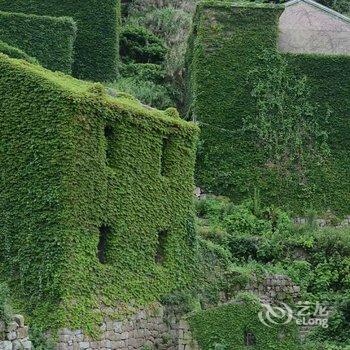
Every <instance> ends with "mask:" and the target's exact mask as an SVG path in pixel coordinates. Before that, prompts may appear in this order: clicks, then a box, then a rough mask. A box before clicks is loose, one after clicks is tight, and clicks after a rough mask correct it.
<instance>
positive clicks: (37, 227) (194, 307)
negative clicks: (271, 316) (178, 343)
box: [0, 0, 350, 350]
mask: <svg viewBox="0 0 350 350" xmlns="http://www.w3.org/2000/svg"><path fill="white" fill-rule="evenodd" d="M320 1H321V0H320ZM326 1H327V5H329V6H332V7H333V8H335V9H337V10H341V11H342V12H347V11H349V6H348V5H349V4H348V2H347V1H345V0H338V1H331V0H329V1H328V0H322V2H323V3H325V2H326ZM270 2H271V1H269V0H266V1H265V0H261V1H260V0H257V1H249V2H247V1H240V2H239V3H237V4H236V5H235V6H233V7H232V2H231V1H229V0H223V1H219V0H218V1H205V2H203V3H200V4H199V6H198V8H197V11H196V13H195V17H194V23H193V32H192V35H191V36H190V37H189V34H190V29H191V25H192V14H193V13H194V8H195V3H196V1H191V0H179V1H173V0H162V1H159V0H148V1H146V0H132V1H123V8H122V12H123V24H122V28H120V27H121V23H120V15H121V14H120V8H119V7H120V3H119V0H106V1H102V2H101V1H96V0H87V1H75V2H74V3H72V1H68V0H64V1H63V2H62V1H58V0H50V1H47V0H46V1H45V0H26V1H23V0H11V1H10V0H0V10H1V11H8V12H0V17H1V19H2V21H1V24H0V71H1V79H0V94H1V97H2V98H1V100H0V101H1V102H0V104H1V109H0V110H1V113H0V159H1V176H0V179H1V196H0V212H1V215H0V277H1V279H0V280H1V281H2V282H1V283H0V320H5V321H6V322H8V321H10V320H11V316H12V308H13V309H14V310H16V312H18V311H19V312H21V313H24V314H25V316H26V319H27V321H28V323H29V324H30V327H31V332H32V334H31V337H32V339H34V342H35V348H36V349H37V350H40V349H43V350H49V349H54V348H55V345H54V342H55V339H54V337H53V339H47V337H46V334H47V331H48V330H49V331H51V334H53V335H55V331H56V330H57V329H58V328H61V327H64V328H70V329H82V330H83V331H84V333H86V334H90V335H93V336H97V335H98V332H99V330H100V329H99V325H100V324H101V320H102V318H103V316H104V314H103V312H104V311H103V310H99V309H100V306H101V304H103V305H105V306H106V307H107V308H108V307H109V306H111V307H118V308H119V310H120V313H118V314H115V315H112V317H115V318H120V317H123V316H125V315H129V314H131V313H133V312H135V311H136V310H137V308H138V307H140V306H144V305H147V304H149V303H151V302H154V301H161V302H162V303H164V304H171V305H173V306H176V307H177V308H178V309H180V310H181V311H182V312H183V313H186V314H188V315H187V317H188V321H189V324H190V327H191V330H192V331H193V334H194V336H195V338H196V339H197V340H198V343H199V345H200V346H201V348H202V349H203V350H214V349H215V350H231V349H236V350H244V349H247V348H249V347H251V348H252V349H256V350H277V349H282V350H283V349H284V350H349V349H350V339H349V333H350V316H349V315H350V229H349V227H340V226H339V225H340V223H341V221H342V216H343V215H344V214H345V215H348V214H349V199H350V179H349V173H350V152H349V149H350V141H349V137H348V134H349V128H348V125H349V123H348V117H349V112H350V100H349V96H350V84H348V82H349V81H350V70H349V67H350V65H349V63H350V61H349V57H345V56H332V57H329V56H321V55H319V56H317V55H281V54H279V53H278V52H276V42H277V23H278V19H279V16H280V14H281V13H282V11H283V7H282V6H280V5H278V4H277V5H276V4H272V3H270ZM281 2H283V1H281ZM22 12H23V13H22ZM232 14H234V15H232ZM187 39H189V50H188V53H187V57H185V51H186V49H187ZM119 41H120V47H119ZM119 56H120V61H119V58H118V57H119ZM185 58H186V60H187V68H188V70H187V71H186V70H185ZM40 65H42V66H43V67H45V68H48V69H50V70H48V69H45V68H43V67H41V66H40ZM117 68H118V69H117ZM54 70H59V71H61V72H53V71H54ZM71 71H72V73H73V75H75V76H76V77H78V78H82V79H86V80H93V81H100V83H95V84H94V83H92V82H88V81H82V80H77V79H74V78H72V77H69V76H67V75H65V74H64V73H71ZM117 71H118V72H117ZM117 73H119V74H120V75H119V76H118V74H117ZM185 73H186V74H187V77H186V74H185ZM186 79H188V81H187V83H188V84H187V91H186V89H185V80H186ZM134 96H135V97H134ZM145 104H146V105H145ZM186 104H187V106H186ZM150 106H152V107H157V108H160V109H162V110H163V111H160V110H156V109H154V108H152V107H150ZM173 106H177V108H178V109H176V108H174V107H173ZM178 110H179V111H180V113H179V112H178ZM186 112H188V113H187V118H188V119H190V118H193V119H194V120H198V124H199V125H200V126H201V128H202V137H201V140H200V142H199V153H198V165H197V180H198V182H197V184H198V185H200V186H201V187H203V188H204V189H205V190H206V191H210V192H212V193H216V194H223V195H226V196H227V197H223V196H215V195H211V194H209V195H205V196H204V197H201V198H200V199H198V200H197V201H195V203H193V188H194V181H193V180H194V166H195V165H194V163H195V158H196V146H197V143H198V131H199V130H198V128H197V126H196V125H194V124H192V123H189V122H186V121H185V120H183V119H181V118H180V115H182V116H185V114H186ZM251 198H252V199H251ZM195 206H196V210H197V217H194V215H193V214H194V207H195ZM297 214H302V215H303V216H304V217H306V218H307V223H306V224H304V225H296V224H294V223H293V220H292V219H291V218H292V217H295V215H297ZM316 218H322V219H323V220H324V222H325V224H326V227H324V228H320V227H319V226H318V224H317V221H316ZM272 275H279V276H280V275H283V276H285V277H286V278H287V277H289V278H290V279H291V280H292V281H293V283H294V284H297V285H298V286H300V294H301V300H302V301H309V302H311V303H312V304H316V303H324V304H330V305H331V306H332V315H331V318H330V320H329V327H328V328H316V329H314V330H313V332H312V333H311V334H309V335H308V337H307V339H306V341H305V342H303V343H301V342H300V341H299V337H298V328H297V325H296V324H295V323H294V322H292V323H288V324H279V325H277V324H276V325H272V327H271V328H269V327H266V326H264V325H263V324H262V323H261V322H260V320H259V319H258V314H259V312H260V311H262V308H263V305H262V304H261V301H259V300H258V299H257V296H254V295H253V294H250V293H242V292H241V291H242V290H245V288H246V287H247V286H248V285H250V284H255V285H258V284H259V283H261V282H264V281H266V278H268V277H271V276H272ZM288 286H289V285H288ZM282 294H283V295H281V296H278V300H283V301H286V302H287V303H288V304H290V306H291V307H292V308H297V305H294V301H295V300H293V298H292V297H291V296H290V295H289V294H288V293H287V292H283V293H282ZM10 305H11V307H10ZM107 312H108V311H107ZM109 316H111V315H109ZM49 328H50V329H49ZM164 338H167V336H164ZM146 348H148V347H147V346H145V349H146Z"/></svg>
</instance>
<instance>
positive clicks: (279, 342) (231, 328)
mask: <svg viewBox="0 0 350 350" xmlns="http://www.w3.org/2000/svg"><path fill="white" fill-rule="evenodd" d="M262 310H263V309H262V306H261V304H260V302H259V301H258V300H257V299H254V298H253V297H252V296H250V295H242V296H241V297H238V299H237V300H236V301H235V302H232V303H230V304H226V305H223V306H219V307H215V308H212V309H208V310H204V311H201V312H198V313H196V314H195V315H194V316H192V317H190V319H189V323H190V326H191V330H192V332H193V335H194V338H195V339H196V340H197V342H198V344H199V346H200V348H201V349H203V350H213V349H235V350H245V349H247V348H249V347H248V346H247V345H246V343H245V337H246V334H247V333H248V332H249V333H252V334H253V335H254V338H255V344H254V345H253V346H252V348H253V349H256V350H280V349H281V350H298V349H300V347H299V344H298V340H297V339H298V337H297V327H296V325H295V324H294V323H293V322H292V323H290V324H287V325H271V327H268V326H265V325H264V324H263V323H261V321H260V320H259V317H258V315H259V312H260V311H262Z"/></svg>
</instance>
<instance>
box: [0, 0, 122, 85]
mask: <svg viewBox="0 0 350 350" xmlns="http://www.w3.org/2000/svg"><path fill="white" fill-rule="evenodd" d="M0 10H2V11H8V12H21V13H28V14H37V15H47V16H55V17H56V16H58V17H62V16H68V17H73V19H74V20H75V21H76V23H77V25H78V32H77V38H76V41H75V44H74V63H73V74H74V76H75V77H77V78H81V79H87V80H93V81H111V80H114V79H115V78H116V76H117V64H118V61H119V40H118V35H119V34H118V33H119V29H120V1H119V0H104V1H100V0H79V1H77V0H75V1H71V0H50V1H47V0H26V1H23V0H0ZM51 29H52V30H54V31H55V28H51ZM26 30H27V28H23V31H21V33H20V35H25V31H26ZM45 30H50V28H47V29H45ZM58 34H59V33H58ZM61 40H62V38H61ZM61 40H60V39H59V38H57V39H51V38H45V39H43V42H42V45H44V46H45V45H54V44H55V45H57V44H59V43H61ZM35 41H36V42H40V41H41V40H39V39H36V40H35ZM28 54H30V53H29V52H28ZM51 56H54V55H53V54H52V52H51Z"/></svg>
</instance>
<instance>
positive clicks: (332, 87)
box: [188, 2, 350, 214]
mask: <svg viewBox="0 0 350 350" xmlns="http://www.w3.org/2000/svg"><path fill="white" fill-rule="evenodd" d="M282 11H283V8H281V7H278V6H269V5H265V6H259V5H257V6H249V5H248V6H244V7H240V6H234V7H232V4H227V3H225V2H221V3H219V2H204V3H201V4H200V5H199V6H198V8H197V13H196V16H195V24H194V31H193V34H192V37H191V38H190V50H189V53H188V68H189V76H190V78H189V84H188V87H189V91H190V93H189V112H190V115H191V116H195V118H196V119H197V120H198V121H199V124H200V127H201V129H202V132H201V142H200V146H199V154H198V162H197V183H198V185H199V186H201V187H203V188H204V189H205V190H206V191H212V192H214V193H216V194H225V195H229V196H230V197H231V198H232V199H233V200H234V201H237V202H239V201H241V200H242V199H244V198H247V197H252V196H253V194H254V192H256V190H259V191H260V196H261V200H262V201H263V202H264V203H265V204H275V205H278V206H282V207H284V208H286V209H288V210H291V211H292V212H294V213H305V212H306V211H308V210H310V209H313V210H316V211H318V212H324V211H326V210H328V209H330V210H333V211H335V212H337V213H338V214H348V213H349V211H350V179H349V176H348V174H349V172H350V162H349V161H350V152H349V149H350V148H349V142H350V140H349V137H348V134H349V130H350V124H349V123H350V121H349V114H350V100H349V98H348V96H349V94H350V83H349V82H350V57H345V56H343V57H341V56H332V57H329V56H317V55H296V56H292V55H283V57H284V59H286V61H287V62H288V63H289V67H290V68H291V70H293V71H294V73H295V76H296V77H303V76H304V75H306V76H307V85H308V87H309V88H310V101H309V102H310V103H312V104H313V105H316V106H317V113H315V116H314V117H315V120H316V121H317V123H318V124H319V126H320V128H321V129H322V130H324V131H325V133H326V134H327V136H328V139H327V143H328V146H329V149H330V155H329V157H328V158H327V159H326V161H324V162H323V163H322V164H321V163H317V162H314V163H312V164H308V163H306V165H305V173H306V174H307V175H306V176H304V178H303V179H302V180H301V179H300V176H299V174H298V173H297V171H295V172H293V171H292V172H288V171H286V172H284V173H283V172H280V171H278V169H276V166H274V164H273V162H267V157H266V148H264V147H263V146H262V145H261V144H259V142H258V140H257V136H256V134H255V133H253V132H251V131H249V130H248V131H247V130H246V129H245V128H244V126H245V125H244V120H246V119H247V118H248V119H249V117H251V116H254V115H257V114H258V113H259V109H258V107H257V104H256V101H255V98H254V96H253V94H252V91H253V89H254V85H255V83H256V81H257V79H258V77H257V76H254V74H252V71H254V70H257V71H259V67H261V54H262V53H263V52H264V51H270V52H276V47H277V36H278V23H279V17H280V15H281V13H282ZM268 65H270V66H271V67H272V68H273V63H270V64H268ZM264 68H266V67H264ZM257 75H258V74H257ZM328 113H329V118H328V122H327V120H326V119H327V118H326V116H327V115H328Z"/></svg>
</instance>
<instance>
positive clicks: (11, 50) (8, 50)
mask: <svg viewBox="0 0 350 350" xmlns="http://www.w3.org/2000/svg"><path fill="white" fill-rule="evenodd" d="M0 52H1V53H3V54H5V55H7V56H9V57H12V58H20V59H22V60H25V61H28V62H30V63H33V64H38V61H37V60H36V59H35V58H33V57H31V56H29V55H27V54H26V53H25V52H24V51H22V50H20V49H18V48H17V47H13V46H10V45H8V44H6V43H5V42H3V41H0Z"/></svg>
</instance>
